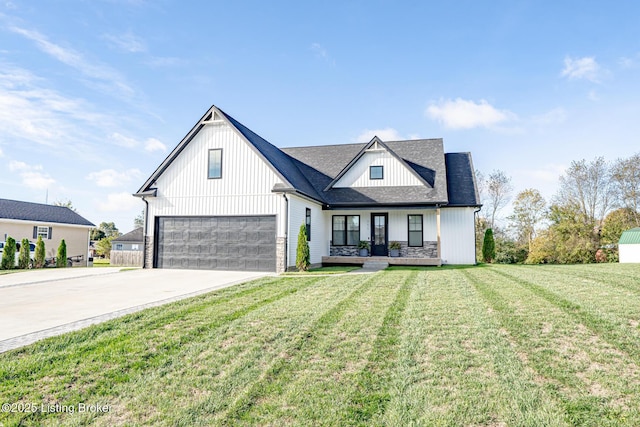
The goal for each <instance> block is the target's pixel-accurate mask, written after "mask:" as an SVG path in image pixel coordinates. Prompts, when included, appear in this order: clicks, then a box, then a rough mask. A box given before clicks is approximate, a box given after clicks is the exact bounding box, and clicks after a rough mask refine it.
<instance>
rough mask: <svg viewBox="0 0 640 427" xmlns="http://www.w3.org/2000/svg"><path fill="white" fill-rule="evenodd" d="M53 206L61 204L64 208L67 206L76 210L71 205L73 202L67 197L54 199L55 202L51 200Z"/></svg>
mask: <svg viewBox="0 0 640 427" xmlns="http://www.w3.org/2000/svg"><path fill="white" fill-rule="evenodd" d="M53 205H54V206H62V207H65V208H69V209H71V210H72V211H74V212H78V211H77V210H76V208H74V207H73V203H72V202H71V200H69V199H67V200H56V201H55V202H53Z"/></svg>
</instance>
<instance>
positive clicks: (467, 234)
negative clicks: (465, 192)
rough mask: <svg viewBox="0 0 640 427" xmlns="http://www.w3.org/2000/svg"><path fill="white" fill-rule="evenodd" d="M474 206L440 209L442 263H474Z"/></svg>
mask: <svg viewBox="0 0 640 427" xmlns="http://www.w3.org/2000/svg"><path fill="white" fill-rule="evenodd" d="M474 211H475V209H474V208H441V209H440V242H441V243H440V247H441V258H442V263H443V264H475V263H476V240H475V224H474V213H473V212H474Z"/></svg>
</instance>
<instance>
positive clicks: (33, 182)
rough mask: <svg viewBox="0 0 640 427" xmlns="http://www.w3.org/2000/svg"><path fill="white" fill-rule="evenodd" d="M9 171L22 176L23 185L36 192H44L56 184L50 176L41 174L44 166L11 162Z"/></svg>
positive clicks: (16, 161)
mask: <svg viewBox="0 0 640 427" xmlns="http://www.w3.org/2000/svg"><path fill="white" fill-rule="evenodd" d="M9 171H10V172H17V173H18V175H20V178H22V185H24V186H26V187H29V188H34V189H36V190H44V189H46V188H49V186H51V185H53V184H54V183H55V182H56V180H55V179H53V178H51V177H50V176H49V174H47V173H44V172H41V171H42V165H28V164H26V163H25V162H20V161H18V160H12V161H10V162H9Z"/></svg>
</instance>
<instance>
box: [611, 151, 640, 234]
mask: <svg viewBox="0 0 640 427" xmlns="http://www.w3.org/2000/svg"><path fill="white" fill-rule="evenodd" d="M611 184H612V187H613V188H614V190H615V194H616V196H617V202H618V203H617V204H618V205H619V206H620V207H624V208H628V209H631V210H632V211H633V212H636V213H640V153H636V154H634V155H633V156H631V157H629V158H628V159H618V160H616V161H615V163H614V164H613V166H612V167H611ZM636 218H637V220H636V225H637V226H640V216H636Z"/></svg>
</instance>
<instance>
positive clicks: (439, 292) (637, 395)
mask: <svg viewBox="0 0 640 427" xmlns="http://www.w3.org/2000/svg"><path fill="white" fill-rule="evenodd" d="M639 323H640V266H637V265H629V264H627V265H618V264H609V265H585V266H483V267H468V268H457V269H442V268H434V267H432V268H426V269H412V270H404V269H394V270H388V271H384V272H380V273H377V274H371V275H340V276H326V277H305V276H291V277H287V276H281V277H269V278H264V279H261V280H257V281H254V282H251V283H247V284H243V285H239V286H235V287H232V288H227V289H223V290H220V291H217V292H213V293H210V294H207V295H203V296H199V297H196V298H192V299H189V300H183V301H180V302H176V303H173V304H171V305H167V306H164V307H157V308H153V309H149V310H145V311H143V312H139V313H135V314H132V315H129V316H126V317H124V318H121V319H116V320H113V321H110V322H107V323H104V324H101V325H97V326H93V327H90V328H87V329H84V330H82V331H79V332H75V333H71V334H67V335H64V336H60V337H55V338H50V339H47V340H44V341H41V342H39V343H36V344H34V345H31V346H29V347H26V348H23V349H21V350H16V351H11V352H8V353H4V354H1V355H0V402H1V403H9V404H16V405H14V406H15V407H16V408H17V407H18V404H22V406H21V408H23V409H24V408H25V407H26V405H27V404H32V406H33V407H35V408H37V410H36V412H35V413H26V411H24V410H23V411H21V412H6V411H4V407H3V413H0V425H2V426H3V427H4V426H10V425H18V424H20V425H34V426H35V425H65V426H67V425H70V426H74V425H75V426H81V425H100V426H111V425H167V426H176V425H185V426H186V425H203V426H206V425H261V426H262V425H327V426H335V425H388V426H410V425H415V426H432V425H447V426H459V425H473V426H514V425H523V426H544V425H547V426H563V425H575V426H620V425H629V426H637V425H640V409H639V408H640V327H639ZM81 403H83V404H93V405H96V404H99V405H108V407H109V411H108V412H107V413H96V412H92V413H88V412H83V413H79V412H78V408H79V407H80V404H81ZM56 405H58V406H56ZM65 405H66V406H65ZM30 407H31V406H30ZM65 407H66V408H67V411H63V412H56V411H55V410H54V411H49V412H46V410H47V409H48V408H54V409H55V408H63V409H64V408H65ZM69 408H72V409H74V413H70V412H69V410H68V409H69ZM43 409H44V411H43Z"/></svg>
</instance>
